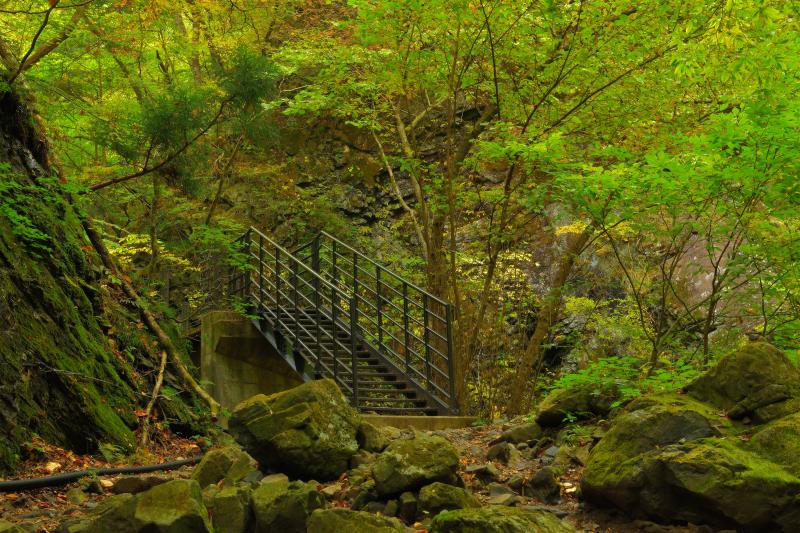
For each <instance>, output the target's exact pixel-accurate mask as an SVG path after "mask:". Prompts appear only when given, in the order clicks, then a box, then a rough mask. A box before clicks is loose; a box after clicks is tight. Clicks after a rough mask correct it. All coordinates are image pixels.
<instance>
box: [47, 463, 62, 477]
mask: <svg viewBox="0 0 800 533" xmlns="http://www.w3.org/2000/svg"><path fill="white" fill-rule="evenodd" d="M59 470H61V464H60V463H56V462H55V461H50V462H49V463H47V464H46V465H44V471H45V472H47V473H48V474H53V473H55V472H58V471H59Z"/></svg>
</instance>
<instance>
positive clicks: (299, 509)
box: [251, 481, 325, 533]
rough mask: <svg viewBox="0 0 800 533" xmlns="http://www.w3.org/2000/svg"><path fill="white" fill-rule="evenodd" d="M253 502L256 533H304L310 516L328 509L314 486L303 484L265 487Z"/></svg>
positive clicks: (264, 484) (281, 484)
mask: <svg viewBox="0 0 800 533" xmlns="http://www.w3.org/2000/svg"><path fill="white" fill-rule="evenodd" d="M251 502H252V507H253V513H254V515H255V524H256V527H255V531H256V532H257V533H272V532H276V531H279V532H281V533H294V532H300V533H303V532H305V531H306V520H307V519H308V517H309V515H310V514H311V513H312V512H313V511H314V510H315V509H324V508H325V498H324V496H323V495H322V494H321V493H319V492H317V490H316V487H315V486H314V484H312V483H303V482H302V481H292V482H281V481H278V482H275V483H262V484H261V486H259V487H258V488H256V489H255V490H254V491H253V495H252V500H251Z"/></svg>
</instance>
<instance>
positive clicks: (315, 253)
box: [311, 233, 322, 379]
mask: <svg viewBox="0 0 800 533" xmlns="http://www.w3.org/2000/svg"><path fill="white" fill-rule="evenodd" d="M319 237H320V234H319V233H317V235H316V237H314V240H313V241H312V242H311V270H313V271H314V274H316V275H315V276H314V277H313V278H312V279H313V281H312V286H313V288H314V333H315V337H316V343H317V346H316V348H315V350H314V352H315V354H316V361H315V362H316V368H315V370H314V373H315V374H316V377H317V379H319V378H321V377H322V342H321V340H320V334H321V332H320V325H319V322H320V319H321V318H322V317H321V315H320V306H319V291H320V288H319Z"/></svg>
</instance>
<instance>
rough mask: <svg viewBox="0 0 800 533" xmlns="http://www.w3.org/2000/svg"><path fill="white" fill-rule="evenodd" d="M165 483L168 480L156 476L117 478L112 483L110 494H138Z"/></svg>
mask: <svg viewBox="0 0 800 533" xmlns="http://www.w3.org/2000/svg"><path fill="white" fill-rule="evenodd" d="M167 481H169V479H168V478H163V477H158V476H126V477H122V478H119V479H118V480H117V481H116V482H115V483H114V485H113V486H112V487H111V492H113V493H114V494H124V493H127V494H139V493H140V492H144V491H146V490H150V489H152V488H153V487H155V486H156V485H161V484H162V483H166V482H167Z"/></svg>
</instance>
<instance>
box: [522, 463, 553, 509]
mask: <svg viewBox="0 0 800 533" xmlns="http://www.w3.org/2000/svg"><path fill="white" fill-rule="evenodd" d="M524 494H525V495H526V496H533V497H535V498H538V499H540V500H542V501H543V502H545V503H557V502H558V501H559V499H560V497H561V486H560V485H559V484H558V476H556V473H555V471H554V470H553V469H552V468H550V467H547V466H546V467H544V468H542V469H540V470H539V471H537V472H536V473H535V474H534V475H533V478H531V480H530V481H529V482H528V485H527V486H526V487H525V491H524Z"/></svg>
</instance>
